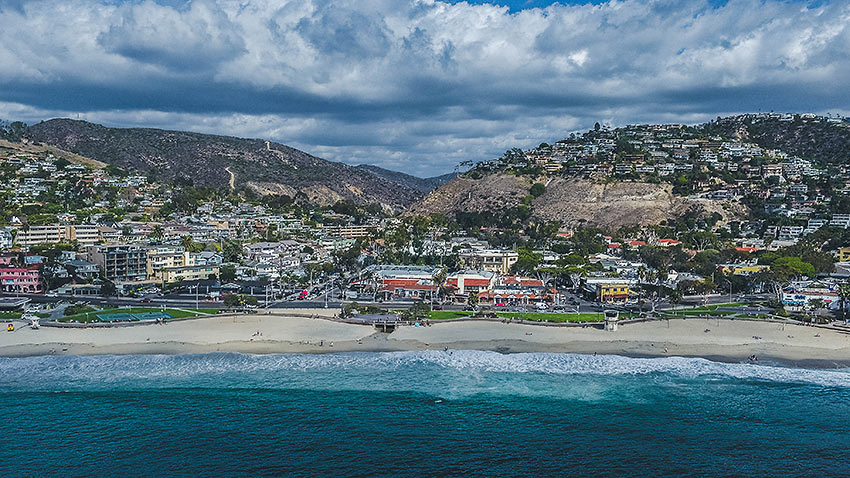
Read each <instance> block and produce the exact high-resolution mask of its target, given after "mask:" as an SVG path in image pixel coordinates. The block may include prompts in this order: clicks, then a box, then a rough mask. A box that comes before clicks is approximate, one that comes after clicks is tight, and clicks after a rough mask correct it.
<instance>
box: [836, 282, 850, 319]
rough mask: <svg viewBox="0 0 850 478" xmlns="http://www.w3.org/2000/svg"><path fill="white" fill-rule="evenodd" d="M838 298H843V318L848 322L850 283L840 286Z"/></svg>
mask: <svg viewBox="0 0 850 478" xmlns="http://www.w3.org/2000/svg"><path fill="white" fill-rule="evenodd" d="M838 298H839V299H841V318H842V319H843V320H844V321H845V322H847V299H848V298H850V284H840V285H839V286H838Z"/></svg>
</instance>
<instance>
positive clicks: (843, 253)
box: [835, 246, 850, 262]
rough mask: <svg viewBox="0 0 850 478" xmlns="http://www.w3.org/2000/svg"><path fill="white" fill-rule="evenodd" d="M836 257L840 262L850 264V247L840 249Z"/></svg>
mask: <svg viewBox="0 0 850 478" xmlns="http://www.w3.org/2000/svg"><path fill="white" fill-rule="evenodd" d="M835 257H836V259H838V262H850V246H847V247H842V248H841V249H838V254H837V255H836V256H835Z"/></svg>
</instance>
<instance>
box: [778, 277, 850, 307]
mask: <svg viewBox="0 0 850 478" xmlns="http://www.w3.org/2000/svg"><path fill="white" fill-rule="evenodd" d="M782 304H783V305H784V306H785V308H786V309H788V310H791V311H795V312H798V311H803V310H811V309H814V308H816V307H817V308H824V309H833V310H836V309H838V310H840V308H841V299H840V297H839V295H838V289H837V287H829V286H827V285H823V284H815V283H802V284H800V283H798V284H792V285H791V286H790V287H788V288H787V289H785V290H784V291H782Z"/></svg>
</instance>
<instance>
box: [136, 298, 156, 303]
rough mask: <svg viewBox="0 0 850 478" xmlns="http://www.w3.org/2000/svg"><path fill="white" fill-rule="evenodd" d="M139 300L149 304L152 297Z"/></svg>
mask: <svg viewBox="0 0 850 478" xmlns="http://www.w3.org/2000/svg"><path fill="white" fill-rule="evenodd" d="M139 302H143V303H145V304H150V303H151V302H153V299H151V298H150V297H145V298H144V299H141V300H139Z"/></svg>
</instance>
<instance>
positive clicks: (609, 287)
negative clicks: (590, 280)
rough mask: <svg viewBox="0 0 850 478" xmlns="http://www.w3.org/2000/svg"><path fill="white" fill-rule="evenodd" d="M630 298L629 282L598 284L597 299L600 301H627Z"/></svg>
mask: <svg viewBox="0 0 850 478" xmlns="http://www.w3.org/2000/svg"><path fill="white" fill-rule="evenodd" d="M628 300H629V285H628V284H596V301H597V302H600V303H603V304H604V303H612V302H626V301H628Z"/></svg>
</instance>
